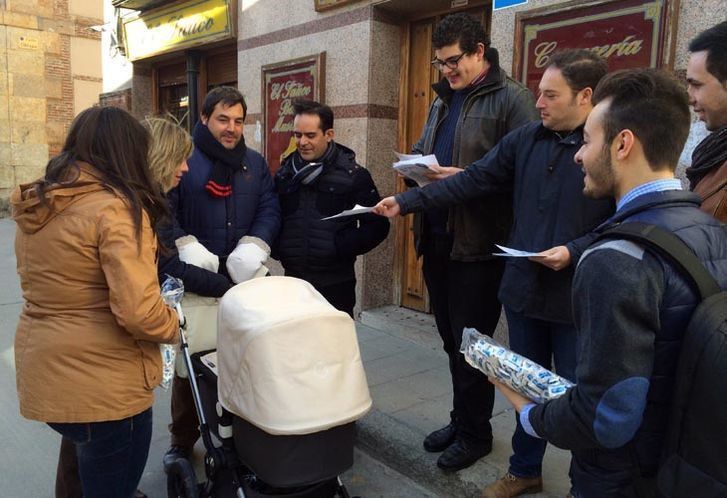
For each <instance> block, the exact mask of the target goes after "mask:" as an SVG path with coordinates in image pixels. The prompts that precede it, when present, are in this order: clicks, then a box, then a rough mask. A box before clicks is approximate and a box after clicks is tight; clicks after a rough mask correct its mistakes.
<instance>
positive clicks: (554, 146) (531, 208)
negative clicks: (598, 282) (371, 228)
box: [396, 122, 614, 323]
mask: <svg viewBox="0 0 727 498" xmlns="http://www.w3.org/2000/svg"><path fill="white" fill-rule="evenodd" d="M582 141H583V128H582V127H581V128H579V129H577V130H575V131H574V132H573V133H571V134H570V135H568V136H566V137H561V136H560V135H558V134H557V133H555V132H553V131H551V130H548V129H547V128H545V127H544V126H543V125H542V123H540V122H537V123H528V124H526V125H523V126H521V127H520V128H518V129H516V130H515V131H513V132H511V133H508V134H507V135H506V136H505V137H504V138H503V139H502V140H500V141H499V142H498V143H497V145H495V147H494V148H493V149H492V150H491V151H490V152H488V153H487V154H486V155H485V156H483V157H482V158H481V159H478V160H477V161H475V162H474V163H473V164H471V165H470V166H468V167H467V169H465V170H464V171H462V172H461V173H458V174H456V175H454V176H452V177H449V178H446V179H444V180H440V181H438V182H434V183H431V184H429V185H427V186H426V187H424V188H421V189H410V190H408V191H406V192H403V193H401V194H398V195H397V196H396V200H397V201H398V203H399V205H400V207H401V213H402V214H406V213H408V212H412V211H421V210H422V209H428V208H432V207H445V206H452V205H454V204H459V203H462V202H466V201H470V200H472V199H475V198H478V197H482V196H491V195H495V194H500V193H504V192H512V196H513V213H514V224H513V227H512V230H511V232H510V237H509V240H508V246H510V247H514V248H515V249H521V250H525V251H533V252H539V251H543V250H545V249H550V248H551V247H554V246H558V245H565V246H566V247H568V250H569V251H570V254H571V259H572V264H571V266H570V267H568V268H564V269H562V270H560V271H554V270H551V269H549V268H547V267H545V266H543V265H541V264H539V263H534V262H532V261H529V260H527V259H525V258H508V261H507V264H506V266H505V274H504V276H503V278H502V284H501V285H500V293H499V298H500V302H501V303H502V304H504V305H506V306H508V307H509V308H511V309H512V310H514V311H516V312H518V313H523V314H524V315H526V316H528V317H531V318H537V319H541V320H547V321H553V322H561V323H572V321H573V318H572V313H571V306H570V290H571V280H572V278H573V268H574V266H575V264H576V262H577V261H578V258H580V256H581V254H582V253H583V251H584V250H585V248H586V247H588V245H589V244H590V242H591V241H592V240H593V236H592V235H587V234H588V233H589V232H590V231H591V230H593V229H594V228H596V227H597V226H598V225H600V224H601V223H602V222H603V221H604V220H606V219H607V218H608V216H609V215H611V213H613V210H614V209H613V201H610V200H599V201H596V200H593V199H589V198H587V197H586V196H584V195H583V172H582V170H581V167H580V166H578V165H577V164H575V162H573V156H574V155H575V153H576V152H577V151H578V149H579V148H580V147H581V143H582ZM495 215H496V213H492V216H495ZM487 222H488V220H486V219H483V220H482V223H487ZM491 251H492V252H500V251H499V250H498V249H497V248H496V247H495V246H494V245H493V246H492V247H491Z"/></svg>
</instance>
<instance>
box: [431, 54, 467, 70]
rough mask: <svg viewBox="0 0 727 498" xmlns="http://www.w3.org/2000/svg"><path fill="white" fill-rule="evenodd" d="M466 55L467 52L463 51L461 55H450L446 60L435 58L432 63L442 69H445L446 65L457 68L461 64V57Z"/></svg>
mask: <svg viewBox="0 0 727 498" xmlns="http://www.w3.org/2000/svg"><path fill="white" fill-rule="evenodd" d="M465 55H466V54H465V53H464V52H462V53H461V54H459V55H453V56H452V57H448V58H447V59H445V60H442V59H434V60H433V61H432V62H431V64H432V66H434V67H436V68H437V69H439V70H440V71H441V70H442V69H444V66H447V67H448V68H449V69H457V65H458V64H459V61H460V59H462V57H464V56H465Z"/></svg>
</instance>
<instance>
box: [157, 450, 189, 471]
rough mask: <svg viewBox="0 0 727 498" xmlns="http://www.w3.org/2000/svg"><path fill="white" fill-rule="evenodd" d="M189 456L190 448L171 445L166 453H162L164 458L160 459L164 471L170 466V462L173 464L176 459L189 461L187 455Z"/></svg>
mask: <svg viewBox="0 0 727 498" xmlns="http://www.w3.org/2000/svg"><path fill="white" fill-rule="evenodd" d="M191 454H192V448H189V447H187V446H179V445H176V444H173V445H172V446H171V448H169V449H168V450H167V452H166V453H164V457H163V458H162V462H163V463H164V469H165V470H166V469H167V468H168V467H169V466H170V465H171V464H172V462H174V461H175V460H176V459H178V458H187V459H189V455H191Z"/></svg>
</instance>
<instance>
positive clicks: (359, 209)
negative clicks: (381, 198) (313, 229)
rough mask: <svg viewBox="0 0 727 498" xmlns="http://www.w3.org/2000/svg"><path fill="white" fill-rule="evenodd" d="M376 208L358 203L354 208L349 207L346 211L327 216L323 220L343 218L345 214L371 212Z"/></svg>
mask: <svg viewBox="0 0 727 498" xmlns="http://www.w3.org/2000/svg"><path fill="white" fill-rule="evenodd" d="M373 210H374V206H371V207H366V206H359V205H358V204H356V205H355V206H354V207H353V208H351V209H347V210H346V211H341V212H340V213H338V214H334V215H333V216H328V217H327V218H321V220H331V219H333V218H343V217H344V216H355V215H357V214H364V213H370V212H372V211H373Z"/></svg>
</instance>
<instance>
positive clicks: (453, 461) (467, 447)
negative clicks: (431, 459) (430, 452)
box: [437, 438, 492, 472]
mask: <svg viewBox="0 0 727 498" xmlns="http://www.w3.org/2000/svg"><path fill="white" fill-rule="evenodd" d="M491 451H492V440H491V439H490V440H489V441H485V442H473V441H469V440H467V439H464V438H456V439H455V440H454V443H452V444H451V445H450V446H449V448H447V449H446V450H444V453H442V454H441V455H440V456H439V459H438V460H437V466H438V467H439V468H440V469H442V470H445V471H448V472H454V471H456V470H462V469H466V468H467V467H469V466H470V465H472V464H473V463H475V462H476V461H477V460H479V459H480V458H482V457H483V456H485V455H488V454H489V453H490V452H491Z"/></svg>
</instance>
